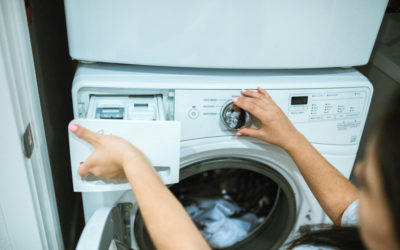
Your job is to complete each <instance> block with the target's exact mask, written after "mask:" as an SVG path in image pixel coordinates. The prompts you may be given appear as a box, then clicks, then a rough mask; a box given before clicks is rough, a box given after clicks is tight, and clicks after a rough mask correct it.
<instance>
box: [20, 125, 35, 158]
mask: <svg viewBox="0 0 400 250" xmlns="http://www.w3.org/2000/svg"><path fill="white" fill-rule="evenodd" d="M22 142H23V146H24V155H25V157H26V158H28V159H29V158H31V156H32V152H33V148H34V146H35V145H34V143H33V135H32V129H31V124H30V123H29V124H28V126H27V127H26V129H25V133H24V135H23V136H22Z"/></svg>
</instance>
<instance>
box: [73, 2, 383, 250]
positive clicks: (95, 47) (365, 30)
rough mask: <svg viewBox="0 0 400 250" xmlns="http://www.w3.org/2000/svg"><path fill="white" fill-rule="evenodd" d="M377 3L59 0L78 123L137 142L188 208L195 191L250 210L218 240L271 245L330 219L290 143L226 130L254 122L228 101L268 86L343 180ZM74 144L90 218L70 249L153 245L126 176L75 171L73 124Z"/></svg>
mask: <svg viewBox="0 0 400 250" xmlns="http://www.w3.org/2000/svg"><path fill="white" fill-rule="evenodd" d="M386 4H387V0H382V1H379V0H377V1H375V0H374V1H373V0H368V1H367V2H365V0H354V1H351V2H349V1H330V2H326V1H325V2H321V1H318V0H307V1H302V2H301V3H300V2H299V1H296V0H287V1H283V2H282V1H280V2H276V1H272V0H257V1H252V2H251V3H250V2H243V1H225V0H220V1H215V0H202V1H180V0H172V1H168V2H166V1H160V2H157V3H155V2H150V1H144V2H143V1H137V0H115V1H108V0H97V1H96V2H95V3H94V2H93V1H90V0H65V10H66V19H67V29H68V39H69V49H70V55H71V57H72V58H73V59H76V60H80V61H81V62H82V63H81V64H80V65H79V67H78V70H77V72H76V75H75V79H74V82H73V88H72V97H73V107H74V117H75V118H76V120H75V122H77V123H80V124H83V125H85V126H87V127H89V128H91V129H93V130H96V131H97V132H100V133H112V134H116V135H120V136H122V137H124V138H125V139H127V140H129V141H131V142H132V143H133V144H135V145H136V146H137V147H138V148H140V149H142V150H143V151H144V152H145V153H146V155H147V156H148V157H149V158H150V161H151V162H152V163H153V165H154V166H155V168H156V170H157V171H158V172H159V174H160V176H161V178H162V179H163V181H164V182H165V183H166V184H169V185H170V188H171V190H172V191H173V192H174V194H176V195H177V197H178V198H179V199H180V200H181V201H182V203H183V204H184V205H185V206H186V207H189V206H190V205H191V204H189V203H190V202H189V203H188V200H187V199H186V198H184V197H188V196H190V197H192V201H193V200H195V201H197V202H198V200H199V199H200V198H202V199H204V192H203V193H201V192H200V191H199V190H209V191H207V192H208V193H209V194H210V195H211V194H212V195H213V198H215V197H216V196H218V195H220V196H221V197H222V198H223V197H225V198H226V197H229V200H230V201H232V202H233V203H235V204H236V205H237V206H238V207H239V208H240V212H238V213H239V214H240V213H247V212H252V213H253V214H254V215H255V216H256V217H257V220H258V221H259V222H258V224H257V225H256V226H254V227H253V228H251V230H249V231H248V232H247V235H246V236H245V237H242V238H240V239H238V240H237V241H236V242H234V243H232V244H226V245H223V243H222V245H220V247H219V248H225V249H277V248H280V247H282V246H283V245H284V243H285V242H286V241H287V240H289V239H290V237H292V236H293V234H294V233H295V232H296V230H297V229H298V228H299V227H300V226H301V225H304V224H310V223H323V222H327V218H326V216H325V214H324V213H323V211H322V209H321V207H320V206H319V205H318V202H317V201H316V200H315V198H314V197H313V195H312V194H311V192H310V190H309V189H308V187H307V185H306V184H305V182H304V180H303V179H302V177H301V175H300V173H299V172H298V170H297V168H296V165H295V164H294V162H293V161H292V160H291V158H290V157H289V156H288V154H287V153H286V152H284V151H283V150H282V149H280V148H278V147H276V146H273V145H269V144H267V143H264V142H261V141H258V140H254V139H251V138H245V137H243V138H237V137H235V135H234V134H235V131H236V129H237V128H239V127H241V126H256V124H255V121H254V120H253V119H252V117H251V116H250V115H249V114H247V113H246V112H244V111H243V110H239V109H235V108H232V103H231V99H232V98H233V97H235V96H240V90H241V89H256V88H257V87H262V88H265V89H266V90H267V91H268V92H269V93H270V95H271V96H272V98H273V99H274V100H275V101H276V103H277V104H278V105H279V106H280V107H281V109H282V110H283V111H284V112H285V113H286V114H287V116H288V117H289V119H290V120H291V121H292V122H293V124H294V125H295V126H296V128H297V129H299V130H300V131H301V132H302V133H303V134H304V135H305V136H306V137H307V138H308V139H309V140H310V141H311V142H312V143H313V145H314V146H315V147H316V148H317V149H318V150H319V151H320V152H321V153H322V154H323V155H324V156H325V157H326V158H327V159H328V161H330V162H331V163H332V164H333V165H334V166H335V167H337V168H338V170H339V171H341V172H342V173H343V174H344V175H345V176H346V177H349V176H350V173H351V170H352V167H353V164H354V160H355V157H356V153H357V150H358V145H359V143H360V138H361V135H362V130H363V127H364V123H365V120H366V116H367V113H368V108H369V104H370V101H371V96H372V91H373V90H372V86H371V84H370V83H369V81H368V80H367V79H366V78H365V77H364V76H362V75H361V74H360V73H359V72H357V71H356V70H354V69H352V68H350V67H352V66H355V65H363V64H366V63H367V62H368V60H369V57H370V54H371V51H372V48H373V45H374V42H375V39H376V35H377V32H378V29H379V26H380V23H381V20H382V17H383V14H384V11H385V7H386ZM88 62H89V63H88ZM139 65H140V66H139ZM338 67H341V68H338ZM343 67H347V68H343ZM235 112H236V113H235ZM235 115H238V116H235ZM235 117H241V118H240V119H234V118H235ZM132 131H140V132H139V133H137V132H132ZM70 148H71V169H72V173H73V182H74V189H75V191H77V192H82V198H83V205H84V212H85V220H86V223H87V224H86V227H85V229H84V231H83V233H82V236H81V238H80V241H79V244H78V247H81V248H82V249H89V248H93V249H94V248H96V249H97V248H102V249H103V248H108V247H109V245H110V242H113V243H112V244H114V245H115V244H117V245H118V244H119V245H120V246H125V247H126V246H129V247H132V248H134V249H152V248H153V246H152V243H151V240H150V239H149V236H148V234H147V231H146V229H145V226H144V223H143V220H142V218H141V215H140V212H139V211H138V207H137V204H136V202H135V198H134V195H133V194H132V192H131V191H130V188H129V184H128V183H127V182H126V181H118V182H115V181H107V180H100V179H96V178H94V177H91V178H89V179H82V178H80V177H79V176H78V175H77V167H78V166H79V161H83V160H84V159H85V157H87V156H88V154H89V153H90V150H91V149H90V146H89V145H87V144H85V143H83V142H82V141H79V140H77V139H76V138H74V137H73V136H72V135H70ZM243 176H245V178H243ZM241 178H242V179H241ZM188 183H191V184H192V185H191V187H190V188H189V186H188ZM193 183H195V185H193ZM254 183H258V184H257V185H255V184H254ZM188 190H189V191H188ZM252 191H254V192H252ZM246 195H248V197H247V200H246ZM250 200H251V201H253V200H255V201H257V202H255V203H251V202H249V201H250ZM266 200H268V202H266ZM257 204H258V205H257ZM259 204H261V205H259ZM183 237H184V236H183ZM113 239H114V240H113ZM210 244H211V245H212V243H210ZM212 246H216V245H212ZM221 246H223V247H221Z"/></svg>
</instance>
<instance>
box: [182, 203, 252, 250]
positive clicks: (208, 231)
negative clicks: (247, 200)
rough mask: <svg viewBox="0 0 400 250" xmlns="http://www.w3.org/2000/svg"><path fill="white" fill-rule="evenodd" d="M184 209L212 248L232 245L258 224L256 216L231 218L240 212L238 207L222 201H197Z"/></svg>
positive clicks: (245, 215) (249, 214)
mask: <svg viewBox="0 0 400 250" xmlns="http://www.w3.org/2000/svg"><path fill="white" fill-rule="evenodd" d="M185 209H186V211H187V212H188V214H189V215H190V217H191V218H192V219H193V221H194V222H195V223H196V225H197V226H198V227H199V228H200V231H201V234H202V235H203V237H204V238H205V239H206V241H207V242H208V244H209V245H210V246H211V247H212V248H225V247H229V246H232V245H234V244H235V243H237V242H239V241H241V240H243V239H244V238H246V236H247V235H248V234H249V232H250V231H251V230H252V229H253V228H254V227H255V226H257V225H258V224H259V220H258V218H257V216H256V215H254V214H252V213H247V214H244V215H243V216H241V217H236V218H231V217H230V216H232V215H234V214H237V213H239V212H240V207H239V206H238V205H236V204H235V203H233V202H230V201H227V200H224V199H217V200H199V201H197V203H195V204H192V205H189V206H186V207H185Z"/></svg>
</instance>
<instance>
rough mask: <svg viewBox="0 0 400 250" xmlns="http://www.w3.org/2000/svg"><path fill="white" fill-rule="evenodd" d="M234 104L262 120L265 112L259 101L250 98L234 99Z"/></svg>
mask: <svg viewBox="0 0 400 250" xmlns="http://www.w3.org/2000/svg"><path fill="white" fill-rule="evenodd" d="M232 101H233V103H234V104H236V106H238V107H239V108H242V109H244V110H245V111H247V112H249V113H250V114H252V115H253V116H255V117H256V118H258V119H260V117H261V116H262V114H263V113H264V112H265V110H264V109H263V108H262V104H259V103H257V101H255V100H252V98H249V97H241V98H234V99H233V100H232Z"/></svg>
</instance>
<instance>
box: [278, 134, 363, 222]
mask: <svg viewBox="0 0 400 250" xmlns="http://www.w3.org/2000/svg"><path fill="white" fill-rule="evenodd" d="M285 150H286V151H287V152H288V153H289V155H290V156H291V157H292V159H293V160H294V162H295V163H296V165H297V167H298V169H299V171H300V173H301V174H302V176H303V177H304V180H305V181H306V183H307V185H308V186H309V188H310V190H311V191H312V193H313V194H314V196H315V197H316V199H317V200H318V202H319V203H320V205H321V207H322V208H323V209H324V211H325V212H326V213H327V215H328V216H329V217H330V218H331V220H332V221H333V222H334V223H335V224H336V225H340V224H341V218H342V214H343V212H344V211H345V210H346V208H347V207H348V206H349V205H350V204H351V203H352V202H353V201H354V200H356V199H357V198H358V191H357V189H356V187H355V186H354V185H353V184H351V182H350V181H349V180H348V179H347V178H346V177H344V176H343V175H342V174H341V173H340V172H339V171H338V170H337V169H336V168H335V167H333V166H332V165H331V164H330V163H329V162H328V161H327V160H326V159H325V158H324V157H323V156H322V155H321V154H320V153H319V152H318V151H317V150H316V149H315V148H314V147H313V146H312V145H311V143H310V142H308V140H307V139H306V138H305V137H304V136H303V135H302V134H300V133H298V134H297V135H296V137H295V139H294V141H293V143H291V145H289V146H286V148H285Z"/></svg>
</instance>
